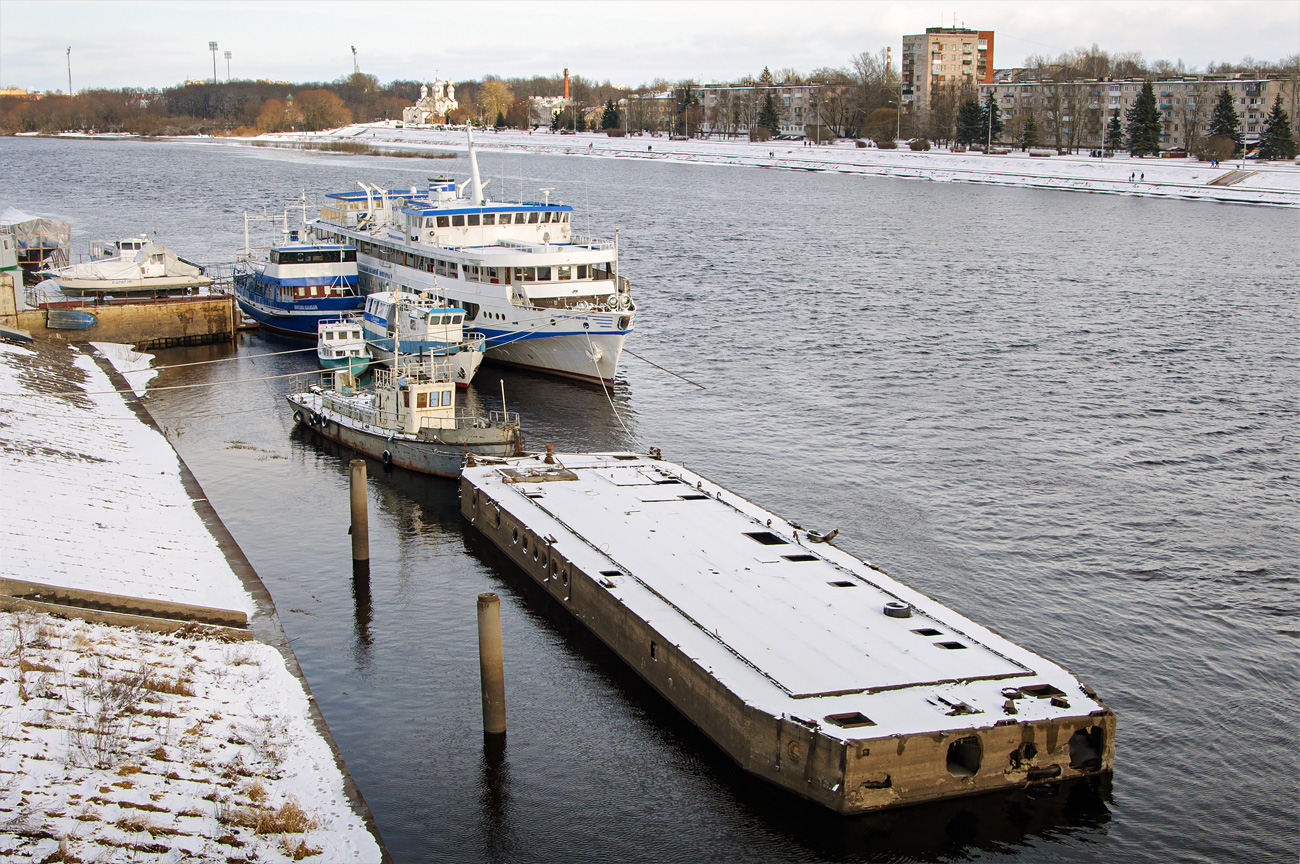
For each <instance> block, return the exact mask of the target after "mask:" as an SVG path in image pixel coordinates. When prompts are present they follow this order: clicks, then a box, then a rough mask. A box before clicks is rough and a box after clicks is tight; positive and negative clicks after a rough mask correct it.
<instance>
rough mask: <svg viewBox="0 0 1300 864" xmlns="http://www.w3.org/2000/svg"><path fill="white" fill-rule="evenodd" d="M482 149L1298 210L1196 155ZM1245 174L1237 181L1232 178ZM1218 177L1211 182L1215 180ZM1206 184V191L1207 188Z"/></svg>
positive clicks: (504, 141) (1254, 169) (639, 146)
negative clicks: (1215, 202) (1013, 187)
mask: <svg viewBox="0 0 1300 864" xmlns="http://www.w3.org/2000/svg"><path fill="white" fill-rule="evenodd" d="M258 140H260V141H267V142H279V143H282V144H286V145H293V144H297V143H306V144H310V142H322V141H330V140H343V141H356V142H365V143H368V144H371V145H373V146H374V147H375V148H377V149H395V150H419V149H423V148H429V149H432V150H443V151H445V150H448V149H451V150H464V149H465V148H466V143H465V133H464V131H463V130H455V129H449V130H440V129H412V128H397V127H394V126H390V125H385V124H382V123H375V124H365V125H354V126H347V127H343V128H341V129H332V130H328V131H325V132H314V133H297V134H291V133H285V134H279V135H264V136H261V137H260V138H259V139H258ZM475 141H476V143H477V144H478V146H479V147H480V148H481V149H482V150H485V151H516V152H518V151H524V152H532V153H552V154H556V153H558V154H564V155H570V156H576V157H588V158H624V159H657V160H663V161H670V162H696V163H703V164H711V165H736V166H744V167H756V168H770V169H771V168H774V169H786V170H799V171H827V172H836V173H841V174H861V175H871V176H881V177H900V178H907V179H920V180H932V181H937V182H959V183H989V184H996V185H1002V186H1024V187H1031V188H1036V189H1060V190H1066V191H1073V192H1093V193H1104V194H1112V195H1133V196H1143V197H1155V198H1179V199H1189V200H1202V201H1218V202H1223V203H1236V204H1256V205H1266V206H1276V207H1300V165H1297V164H1296V163H1294V162H1277V163H1271V162H1256V161H1253V160H1247V161H1246V163H1245V167H1244V170H1242V165H1241V162H1240V161H1234V162H1232V163H1223V164H1221V165H1219V166H1217V167H1216V166H1212V165H1211V164H1210V163H1208V162H1200V161H1197V160H1195V159H1150V158H1144V159H1134V158H1131V157H1129V156H1128V155H1126V154H1122V155H1119V156H1117V157H1114V158H1109V159H1098V158H1091V157H1087V156H1082V155H1073V156H1059V155H1057V156H1050V157H1035V156H1029V155H1027V154H1025V153H1020V152H1013V153H1010V154H1007V155H1004V156H985V155H983V154H982V153H950V152H948V151H946V150H937V149H936V150H930V151H928V152H913V151H912V150H910V149H907V148H906V147H903V148H901V149H898V150H879V149H876V148H875V147H874V146H868V147H857V146H856V145H855V144H854V142H853V141H849V140H846V141H840V142H836V143H835V144H824V145H818V146H812V147H806V146H803V144H802V142H790V141H769V142H763V143H754V142H750V141H747V140H734V141H715V140H695V139H693V140H689V141H673V140H669V139H668V138H666V137H663V136H660V137H652V136H632V137H629V138H610V137H609V136H607V135H604V134H601V133H578V134H577V135H563V134H557V133H552V132H550V131H538V132H533V133H529V132H521V131H518V130H502V131H500V132H496V131H491V130H487V131H482V132H478V133H476V135H475ZM1239 170H1242V174H1243V175H1244V176H1240V177H1238V176H1231V175H1232V174H1233V172H1234V171H1239ZM1213 181H1218V182H1213ZM1212 182H1213V185H1212Z"/></svg>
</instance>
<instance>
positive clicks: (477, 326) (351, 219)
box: [311, 137, 636, 383]
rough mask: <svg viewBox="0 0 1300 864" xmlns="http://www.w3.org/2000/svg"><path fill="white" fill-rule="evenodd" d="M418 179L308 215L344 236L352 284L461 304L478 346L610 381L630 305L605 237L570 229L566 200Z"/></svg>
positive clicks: (370, 190)
mask: <svg viewBox="0 0 1300 864" xmlns="http://www.w3.org/2000/svg"><path fill="white" fill-rule="evenodd" d="M470 163H471V168H472V174H473V177H472V179H471V181H470V182H469V184H468V186H467V185H466V184H462V183H457V182H456V181H455V180H453V179H451V178H447V177H437V178H433V179H431V180H429V182H428V184H427V186H426V187H425V188H423V189H420V188H417V187H412V188H410V189H408V190H394V189H382V188H378V187H375V186H370V185H367V184H363V183H358V186H359V187H360V189H359V191H355V192H336V193H330V194H328V195H326V203H325V205H324V206H323V207H322V208H321V215H320V218H319V219H317V220H315V221H313V222H312V223H311V227H312V230H313V232H314V234H315V236H316V238H317V239H318V240H319V241H321V242H330V243H340V244H349V245H355V246H356V249H357V270H358V279H359V281H360V286H361V291H362V293H363V294H369V293H371V292H375V291H386V290H398V289H400V290H406V291H413V292H417V293H423V294H431V295H434V296H438V297H440V298H443V299H444V300H445V302H446V303H447V304H448V305H451V306H458V307H460V308H462V309H464V310H466V313H467V315H466V321H465V324H466V326H467V327H470V328H472V329H473V330H475V331H477V332H478V333H481V334H482V335H483V336H484V337H486V339H487V356H488V358H489V359H492V360H496V361H498V362H503V363H508V364H511V365H515V366H522V367H526V368H529V369H533V370H535V371H539V372H546V373H551V374H555V375H561V376H564V377H568V378H578V379H584V380H589V381H602V382H606V383H611V382H612V381H613V379H614V374H615V372H616V370H617V368H618V360H619V355H620V354H621V352H622V349H623V342H624V340H625V339H626V338H627V336H628V334H629V333H630V332H631V331H632V327H633V319H634V316H635V310H636V306H635V304H634V303H633V301H632V295H631V289H630V286H629V284H628V280H627V279H626V278H623V277H622V276H620V275H619V273H618V247H617V243H616V242H615V241H610V240H599V239H594V238H589V237H584V236H582V235H579V234H576V233H574V231H573V227H572V217H573V208H572V207H571V206H569V205H567V204H562V203H558V202H551V201H550V197H549V194H547V195H545V196H544V200H542V201H520V202H498V201H489V200H488V199H487V197H486V196H485V195H484V193H483V187H484V185H485V184H483V183H481V182H480V181H479V178H478V163H477V157H476V156H475V154H474V149H473V139H472V137H471V139H470Z"/></svg>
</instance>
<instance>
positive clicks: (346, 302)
mask: <svg viewBox="0 0 1300 864" xmlns="http://www.w3.org/2000/svg"><path fill="white" fill-rule="evenodd" d="M235 299H236V300H237V301H238V302H239V308H240V309H242V310H243V311H244V314H245V315H247V316H248V317H249V318H252V319H253V320H254V321H256V322H257V323H258V324H259V325H260V326H261V327H262V328H263V329H265V330H270V331H272V332H274V333H279V334H280V335H282V336H293V337H296V338H299V339H311V340H313V341H315V339H316V330H317V328H318V327H319V326H320V322H322V321H327V320H330V319H333V318H338V317H339V316H340V315H346V314H347V313H349V312H359V311H360V310H361V304H362V301H363V299H364V298H361V297H336V298H321V299H317V300H314V301H312V302H311V303H287V304H280V303H268V302H266V301H265V300H262V299H260V298H258V297H256V296H253V295H250V294H249V293H246V292H244V291H240V290H239V285H238V283H236V285H235Z"/></svg>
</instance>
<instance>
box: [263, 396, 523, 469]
mask: <svg viewBox="0 0 1300 864" xmlns="http://www.w3.org/2000/svg"><path fill="white" fill-rule="evenodd" d="M287 398H288V400H289V404H291V405H292V406H293V407H294V419H295V420H296V421H297V422H298V423H301V424H302V425H304V426H306V428H307V429H309V430H310V431H311V432H313V433H315V434H317V435H320V436H321V437H322V438H328V439H329V440H331V441H335V442H337V443H339V444H342V445H344V446H345V447H350V448H351V449H353V450H356V451H357V452H358V453H364V454H365V455H367V456H370V457H372V458H374V459H379V460H380V461H382V462H383V463H384V464H385V465H395V466H397V467H398V468H405V469H406V470H408V471H416V472H419V473H421V474H433V475H435V476H437V477H458V476H460V470H461V468H462V467H463V466H464V464H465V460H466V457H467V456H468V455H469V454H470V453H473V454H475V455H477V456H510V455H512V454H514V453H516V452H517V451H518V449H519V447H520V441H519V436H518V433H517V432H516V433H513V434H503V430H501V429H498V428H492V427H488V428H484V429H456V430H449V431H448V432H447V433H445V435H444V436H443V440H441V441H428V440H422V439H417V438H414V437H412V436H408V435H392V434H389V433H388V432H387V431H379V430H377V431H371V430H368V429H364V428H357V427H354V426H352V425H349V424H348V423H344V422H339V421H340V419H341V418H339V417H337V416H332V415H330V414H328V413H322V412H321V411H320V408H319V403H318V402H314V401H312V400H308V399H300V398H295V397H293V396H290V397H287ZM299 418H301V419H299Z"/></svg>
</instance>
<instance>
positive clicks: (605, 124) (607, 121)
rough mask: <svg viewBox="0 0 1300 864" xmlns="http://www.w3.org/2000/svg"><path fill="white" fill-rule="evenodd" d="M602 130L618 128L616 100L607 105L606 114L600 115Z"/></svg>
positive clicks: (611, 100)
mask: <svg viewBox="0 0 1300 864" xmlns="http://www.w3.org/2000/svg"><path fill="white" fill-rule="evenodd" d="M600 128H601V129H617V128H618V109H617V108H615V107H614V100H613V99H610V100H609V101H608V102H606V103H605V113H603V114H601V115H600Z"/></svg>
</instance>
